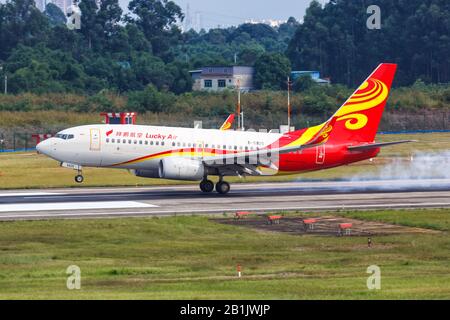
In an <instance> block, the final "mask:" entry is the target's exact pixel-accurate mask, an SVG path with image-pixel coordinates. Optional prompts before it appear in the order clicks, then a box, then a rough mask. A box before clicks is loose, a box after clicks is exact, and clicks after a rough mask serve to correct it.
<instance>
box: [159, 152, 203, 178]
mask: <svg viewBox="0 0 450 320" xmlns="http://www.w3.org/2000/svg"><path fill="white" fill-rule="evenodd" d="M204 175H205V166H204V165H203V163H202V162H201V161H199V160H194V159H182V158H165V159H162V160H161V161H160V162H159V177H160V178H164V179H172V180H190V181H199V180H202V179H203V177H204Z"/></svg>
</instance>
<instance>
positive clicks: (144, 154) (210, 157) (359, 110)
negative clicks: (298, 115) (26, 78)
mask: <svg viewBox="0 0 450 320" xmlns="http://www.w3.org/2000/svg"><path fill="white" fill-rule="evenodd" d="M396 69H397V65H396V64H390V63H382V64H380V65H379V66H378V67H377V68H376V69H375V70H374V71H373V72H372V74H371V75H370V76H369V77H368V78H367V79H366V80H365V81H364V82H363V83H362V84H361V85H360V86H359V88H358V89H357V90H356V91H355V92H354V93H353V94H352V95H351V96H350V97H349V98H348V100H347V101H345V103H344V104H343V105H342V106H341V107H340V108H339V109H338V110H337V111H336V112H335V113H334V114H333V115H332V116H331V118H330V119H329V120H328V121H326V122H324V123H322V124H319V125H316V126H313V127H310V128H305V129H300V130H296V131H292V132H286V133H274V132H255V131H250V130H248V131H244V130H220V129H198V128H197V129H196V128H182V127H166V126H146V125H108V124H96V125H84V126H78V127H73V128H69V129H65V130H63V131H61V132H58V133H57V134H56V135H55V136H54V137H52V138H49V139H47V140H44V141H42V142H40V143H39V144H38V145H37V150H38V152H40V153H43V154H45V155H47V156H49V157H51V158H53V159H55V160H57V161H59V162H60V163H61V165H62V166H63V167H68V168H72V169H74V170H77V172H78V174H77V175H76V177H75V181H76V182H78V183H81V182H83V176H82V168H83V167H101V168H117V169H128V170H129V171H131V172H132V173H133V174H134V175H136V176H138V177H146V178H162V179H174V180H189V181H200V190H201V191H203V192H205V193H209V192H212V191H213V190H214V189H215V190H216V191H217V192H218V193H219V194H226V193H228V192H229V191H230V184H229V183H228V182H227V181H225V180H224V177H226V176H265V175H285V174H298V173H302V172H308V171H314V170H322V169H328V168H333V167H338V166H342V165H347V164H350V163H354V162H357V161H362V160H367V159H371V158H374V157H376V156H377V155H378V153H379V152H380V150H381V148H382V147H384V146H389V145H393V144H399V143H405V142H411V140H402V141H395V142H387V143H377V142H375V141H374V139H375V135H376V133H377V129H378V125H379V123H380V120H381V117H382V113H383V110H384V107H385V105H386V101H387V99H388V95H389V91H390V88H391V84H392V81H393V79H394V75H395V72H396ZM226 123H227V121H226ZM209 176H218V177H219V181H218V182H217V183H216V184H215V185H214V183H213V182H212V181H211V180H209V179H208V177H209Z"/></svg>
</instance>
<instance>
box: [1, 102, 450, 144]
mask: <svg viewBox="0 0 450 320" xmlns="http://www.w3.org/2000/svg"><path fill="white" fill-rule="evenodd" d="M248 113H249V114H250V115H249V116H247V115H246V118H245V128H246V129H250V128H251V129H254V130H256V131H258V130H270V129H279V125H280V123H281V124H284V123H286V122H287V121H286V117H285V115H279V114H276V115H269V116H268V117H266V116H261V115H253V114H251V112H248ZM328 117H329V115H327V114H323V115H321V116H298V115H297V116H295V117H293V118H292V125H293V126H294V127H295V128H297V129H299V128H306V127H310V126H314V125H317V124H319V123H322V122H324V121H326V120H327V119H328ZM197 120H199V121H201V122H202V127H203V128H219V127H220V125H221V124H222V123H223V121H224V120H225V118H224V117H213V118H198V119H197ZM138 123H139V119H138ZM140 124H147V125H163V126H180V127H193V126H194V122H191V121H189V122H187V121H186V120H182V119H173V118H171V119H170V120H169V119H165V118H164V117H161V118H159V119H158V120H156V121H155V122H152V123H151V124H150V123H140ZM68 126H69V125H63V124H61V125H55V126H49V127H39V126H29V127H25V128H24V127H22V128H17V127H11V128H0V152H5V151H22V150H30V149H33V148H34V147H35V146H36V144H37V143H38V142H39V139H41V140H42V139H45V138H46V137H48V136H50V135H54V134H55V133H56V132H58V131H60V130H62V129H65V128H66V127H68ZM379 131H380V132H383V133H389V132H397V133H399V132H402V133H408V132H411V133H413V132H414V133H415V132H444V131H450V111H436V112H427V113H422V114H419V113H417V114H412V113H401V112H386V113H385V114H384V115H383V118H382V120H381V123H380V127H379ZM39 135H40V137H38V136H39ZM45 135H47V136H45Z"/></svg>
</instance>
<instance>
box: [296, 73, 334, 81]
mask: <svg viewBox="0 0 450 320" xmlns="http://www.w3.org/2000/svg"><path fill="white" fill-rule="evenodd" d="M305 75H307V76H310V77H311V79H313V80H314V81H315V82H317V83H318V84H330V83H331V81H330V79H327V78H325V79H322V78H320V72H319V71H292V72H291V79H292V81H295V80H297V79H298V78H300V77H301V76H305Z"/></svg>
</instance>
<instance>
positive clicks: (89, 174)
mask: <svg viewBox="0 0 450 320" xmlns="http://www.w3.org/2000/svg"><path fill="white" fill-rule="evenodd" d="M408 139H412V140H418V142H416V143H408V144H401V145H395V146H390V147H386V148H384V149H383V150H382V152H381V154H380V156H379V157H378V158H376V159H375V160H374V161H373V162H369V161H363V162H359V163H356V164H351V165H347V166H342V167H338V168H334V169H328V170H322V171H316V172H310V173H305V174H301V175H292V176H275V177H247V178H245V179H243V180H241V179H239V178H230V179H228V180H229V181H231V182H240V181H247V182H255V181H291V180H299V179H302V180H307V179H342V178H348V177H351V176H353V175H356V174H358V173H361V172H364V173H371V172H377V171H379V170H382V168H383V163H385V162H386V161H389V160H391V159H393V158H395V157H409V156H410V155H411V154H413V153H414V152H417V151H422V152H426V151H431V152H432V151H439V150H449V149H450V133H428V134H408V135H407V134H401V135H380V136H379V137H378V139H377V140H379V141H381V142H389V141H396V140H408ZM83 171H84V172H83V174H84V176H85V182H84V183H83V184H82V185H79V184H77V183H75V182H74V180H73V177H74V176H75V172H74V171H73V170H69V169H65V168H61V167H59V165H58V163H57V162H56V161H54V160H51V159H49V158H47V157H45V156H43V155H37V154H36V153H7V154H0V189H16V188H53V187H80V186H86V187H88V186H90V187H92V186H143V185H155V184H158V185H159V184H179V183H180V182H178V181H168V180H160V179H146V178H137V177H135V176H133V175H132V174H130V173H129V172H128V171H126V170H117V169H98V168H85V169H83Z"/></svg>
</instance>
